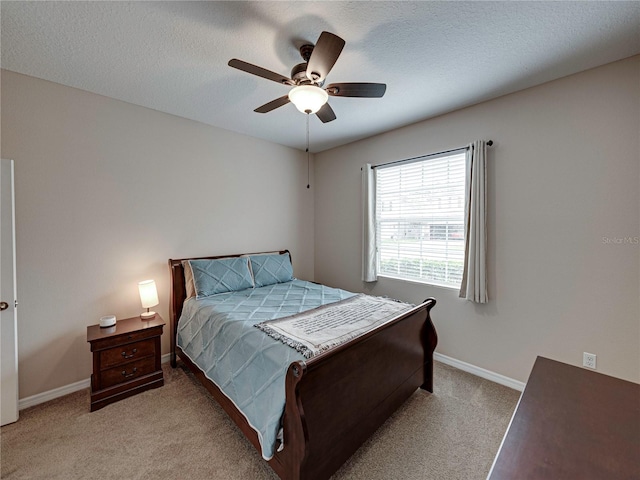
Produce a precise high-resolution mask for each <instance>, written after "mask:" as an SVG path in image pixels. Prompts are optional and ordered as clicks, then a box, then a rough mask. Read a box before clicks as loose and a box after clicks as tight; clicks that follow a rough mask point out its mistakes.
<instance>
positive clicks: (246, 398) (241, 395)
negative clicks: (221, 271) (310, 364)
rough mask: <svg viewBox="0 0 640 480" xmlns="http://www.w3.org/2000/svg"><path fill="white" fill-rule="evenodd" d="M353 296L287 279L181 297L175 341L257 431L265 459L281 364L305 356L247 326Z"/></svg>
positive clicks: (275, 422) (274, 430)
mask: <svg viewBox="0 0 640 480" xmlns="http://www.w3.org/2000/svg"><path fill="white" fill-rule="evenodd" d="M353 295H355V294H353V293H351V292H347V291H345V290H340V289H336V288H330V287H326V286H324V285H317V284H315V283H311V282H305V281H302V280H293V281H291V282H286V283H278V284H275V285H269V286H266V287H260V288H249V289H247V290H242V291H239V292H228V293H221V294H218V295H213V296H210V297H206V298H202V299H200V300H196V299H195V298H190V299H188V300H187V301H185V303H184V308H183V310H182V316H181V317H180V320H179V323H178V336H177V344H178V345H179V346H180V347H181V348H182V350H183V352H184V353H185V354H186V355H187V356H188V357H189V358H190V359H191V361H192V362H193V363H195V364H196V365H197V366H198V367H199V368H200V369H201V370H202V371H203V372H204V373H205V375H206V376H207V378H209V379H210V380H211V381H213V382H214V383H215V384H216V385H217V386H218V387H219V388H220V390H222V392H223V393H224V394H225V395H226V396H227V397H229V399H230V400H231V401H233V403H234V404H235V405H236V407H238V409H239V410H240V411H241V412H242V413H243V414H244V416H245V417H246V419H247V420H248V422H249V425H251V427H252V428H253V429H254V430H255V431H256V432H257V434H258V438H259V439H260V445H261V446H262V456H263V457H264V458H265V459H266V460H269V459H271V457H273V455H274V453H275V448H276V438H277V434H278V430H279V429H280V426H281V420H282V414H283V412H284V404H285V388H284V385H285V375H286V372H287V368H288V367H289V365H290V364H291V363H292V362H294V361H296V360H305V358H304V356H303V355H302V354H301V353H299V352H297V351H296V350H294V349H293V348H290V347H288V346H286V345H284V344H283V343H281V342H279V341H278V340H275V339H273V338H271V337H270V336H268V335H267V334H265V333H264V332H262V331H260V330H259V329H257V328H254V327H253V325H254V324H256V323H259V322H263V321H265V320H274V319H277V318H283V317H287V316H290V315H295V314H297V313H301V312H305V311H307V310H311V309H313V308H317V307H320V306H322V305H326V304H328V303H333V302H337V301H340V300H344V299H346V298H349V297H352V296H353Z"/></svg>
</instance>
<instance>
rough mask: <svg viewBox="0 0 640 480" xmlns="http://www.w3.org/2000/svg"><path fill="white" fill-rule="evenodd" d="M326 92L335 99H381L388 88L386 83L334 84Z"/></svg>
mask: <svg viewBox="0 0 640 480" xmlns="http://www.w3.org/2000/svg"><path fill="white" fill-rule="evenodd" d="M325 90H326V91H327V93H328V94H329V95H332V96H334V97H365V98H380V97H382V96H383V95H384V92H386V91H387V86H386V85H385V84H384V83H332V84H331V85H329V86H328V87H327V88H325Z"/></svg>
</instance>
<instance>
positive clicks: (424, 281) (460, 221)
mask: <svg viewBox="0 0 640 480" xmlns="http://www.w3.org/2000/svg"><path fill="white" fill-rule="evenodd" d="M466 151H467V148H460V149H455V150H448V151H446V152H441V153H435V154H431V155H423V156H420V157H415V158H411V159H407V160H403V161H398V162H390V163H388V164H382V165H377V166H374V167H373V169H374V179H375V231H376V270H377V276H378V277H383V278H389V279H393V280H400V281H403V282H409V283H415V284H418V285H431V286H436V287H441V288H447V289H452V290H459V289H460V285H461V283H462V272H460V278H459V279H458V280H457V281H456V283H455V284H452V283H447V282H441V281H438V280H437V279H428V278H419V277H411V276H406V277H405V276H402V275H393V274H392V273H389V272H383V271H382V268H381V264H382V252H381V248H380V246H381V242H382V238H381V231H380V224H381V223H382V222H381V217H380V212H379V206H380V200H379V182H378V171H379V170H382V169H389V168H394V167H395V168H398V167H402V166H405V165H407V164H412V163H419V162H420V163H426V162H430V161H434V160H438V159H442V158H444V157H454V156H460V155H462V158H460V159H459V160H460V161H461V162H462V167H463V170H462V182H463V183H462V185H463V191H462V194H461V195H460V194H458V197H459V198H461V201H462V206H461V207H460V208H459V209H458V211H457V213H456V215H455V216H454V221H456V220H457V221H456V223H449V222H448V221H446V220H442V219H436V220H435V221H434V222H433V223H432V224H431V225H433V226H443V225H444V226H445V229H447V230H448V232H447V233H446V234H445V235H446V236H447V237H449V238H447V239H446V240H445V241H447V242H451V241H453V242H456V243H457V242H458V241H460V246H461V253H462V258H461V259H460V262H461V264H462V266H461V268H463V265H464V246H465V243H466V239H465V225H464V222H465V220H464V219H465V212H464V211H465V202H466V198H465V197H466ZM459 180H460V179H458V181H459ZM425 187H426V185H422V186H421V188H425ZM413 223H414V222H410V221H409V222H406V225H410V224H413ZM417 224H418V225H422V227H421V229H422V230H424V225H425V223H424V222H420V223H417ZM431 225H430V226H431ZM452 227H453V228H452ZM429 230H430V229H429ZM451 230H454V231H456V233H457V232H459V231H460V230H461V231H462V237H461V238H460V239H452V238H450V235H451ZM424 235H425V234H424V233H420V235H419V236H420V237H424ZM427 235H429V236H430V235H431V231H429V233H428V234H427ZM424 241H425V240H424V238H420V242H424ZM414 258H415V257H414ZM418 260H419V261H420V262H424V260H432V261H439V259H437V258H435V259H434V258H433V256H425V254H424V253H422V252H421V253H420V256H419V257H418ZM444 261H445V262H447V263H448V262H450V261H456V259H453V260H452V259H449V258H447V259H446V260H444ZM421 268H422V267H421Z"/></svg>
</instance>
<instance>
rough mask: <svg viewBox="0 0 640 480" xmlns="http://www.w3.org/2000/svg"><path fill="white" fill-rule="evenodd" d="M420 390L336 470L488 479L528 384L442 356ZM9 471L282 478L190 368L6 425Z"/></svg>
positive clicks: (79, 397)
mask: <svg viewBox="0 0 640 480" xmlns="http://www.w3.org/2000/svg"><path fill="white" fill-rule="evenodd" d="M434 383H435V392H434V393H433V394H429V393H426V392H423V391H421V390H418V391H417V392H416V393H415V394H413V396H412V397H410V398H409V400H408V401H407V402H406V403H405V404H404V405H403V406H402V407H401V408H400V410H398V411H397V412H396V414H395V415H394V416H393V417H391V418H390V419H389V420H388V421H387V422H386V423H385V424H384V425H383V426H382V427H381V428H380V429H379V430H378V431H377V432H376V433H375V434H374V435H373V437H372V438H370V439H369V441H367V442H366V443H365V444H364V445H363V446H362V447H361V448H360V450H358V451H357V452H356V453H355V454H354V455H353V457H351V458H350V459H349V460H348V461H347V463H346V464H345V465H344V466H343V467H342V468H341V469H340V470H339V471H338V472H337V473H336V474H335V475H334V476H333V477H332V478H333V479H336V480H337V479H355V480H359V479H362V480H364V479H367V480H377V479H379V480H383V479H384V480H390V479H402V480H405V479H407V480H410V479H438V480H448V479H456V480H457V479H478V480H481V479H482V480H483V479H485V478H486V475H487V473H488V471H489V468H490V467H491V463H492V461H493V457H494V456H495V454H496V451H497V450H498V447H499V445H500V441H501V440H502V436H503V434H504V431H505V430H506V428H507V425H508V423H509V419H510V418H511V414H512V412H513V410H514V408H515V405H516V403H517V400H518V397H519V392H516V391H515V390H511V389H509V388H506V387H502V386H500V385H497V384H495V383H492V382H489V381H487V380H483V379H480V378H478V377H475V376H473V375H470V374H467V373H465V372H461V371H459V370H456V369H454V368H451V367H449V366H446V365H443V364H440V363H437V364H436V368H435V382H434ZM0 454H1V457H0V459H1V463H2V469H1V472H2V478H7V479H65V480H71V479H118V480H128V479H154V480H163V479H172V480H175V479H195V480H199V479H203V480H204V479H224V480H227V479H229V480H233V479H238V480H240V479H241V480H247V479H277V476H276V475H275V474H274V473H273V472H272V471H271V469H270V468H269V466H268V465H267V464H266V462H264V461H263V460H262V459H261V457H260V455H259V454H258V452H257V451H256V450H255V449H254V448H253V446H252V445H251V444H250V443H249V442H248V441H247V440H246V439H245V438H244V436H243V435H242V433H241V432H240V430H238V429H237V428H236V426H235V425H234V424H233V423H232V422H231V421H230V420H229V419H228V418H227V416H226V414H225V413H224V411H223V410H222V409H221V408H220V407H219V406H218V405H217V404H216V403H215V401H214V400H213V399H212V398H211V397H210V396H209V394H208V392H207V391H206V390H205V389H204V388H203V387H201V386H200V385H199V384H198V382H197V381H196V380H195V379H194V378H193V376H192V375H191V374H189V373H188V372H187V371H186V370H184V369H182V368H177V369H171V368H170V367H168V366H165V386H164V387H162V388H160V389H156V390H151V391H148V392H144V393H142V394H139V395H137V396H135V397H131V398H128V399H126V400H122V401H120V402H118V403H115V404H112V405H110V406H108V407H105V408H103V409H102V410H98V411H96V412H93V413H89V392H88V390H83V391H80V392H76V393H73V394H71V395H67V396H65V397H62V398H59V399H56V400H52V401H50V402H47V403H45V404H42V405H38V406H35V407H32V408H29V409H26V410H23V411H21V412H20V420H19V421H18V422H17V423H15V424H12V425H8V426H6V427H2V431H1V450H0Z"/></svg>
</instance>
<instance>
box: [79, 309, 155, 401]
mask: <svg viewBox="0 0 640 480" xmlns="http://www.w3.org/2000/svg"><path fill="white" fill-rule="evenodd" d="M163 326H164V320H163V319H162V318H161V317H160V315H158V314H156V316H155V317H153V318H150V319H148V320H143V319H141V318H140V317H133V318H127V319H125V320H118V321H117V322H116V324H115V325H114V326H113V327H107V328H100V325H91V326H90V327H87V342H89V343H90V344H91V351H92V352H93V373H92V374H91V411H92V412H93V411H94V410H98V409H100V408H102V407H105V406H107V405H109V404H110V403H113V402H117V401H118V400H122V399H123V398H126V397H130V396H131V395H135V394H136V393H140V392H144V391H145V390H149V389H150V388H157V387H161V386H162V385H164V377H163V375H162V367H161V365H160V336H161V335H162V327H163Z"/></svg>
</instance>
